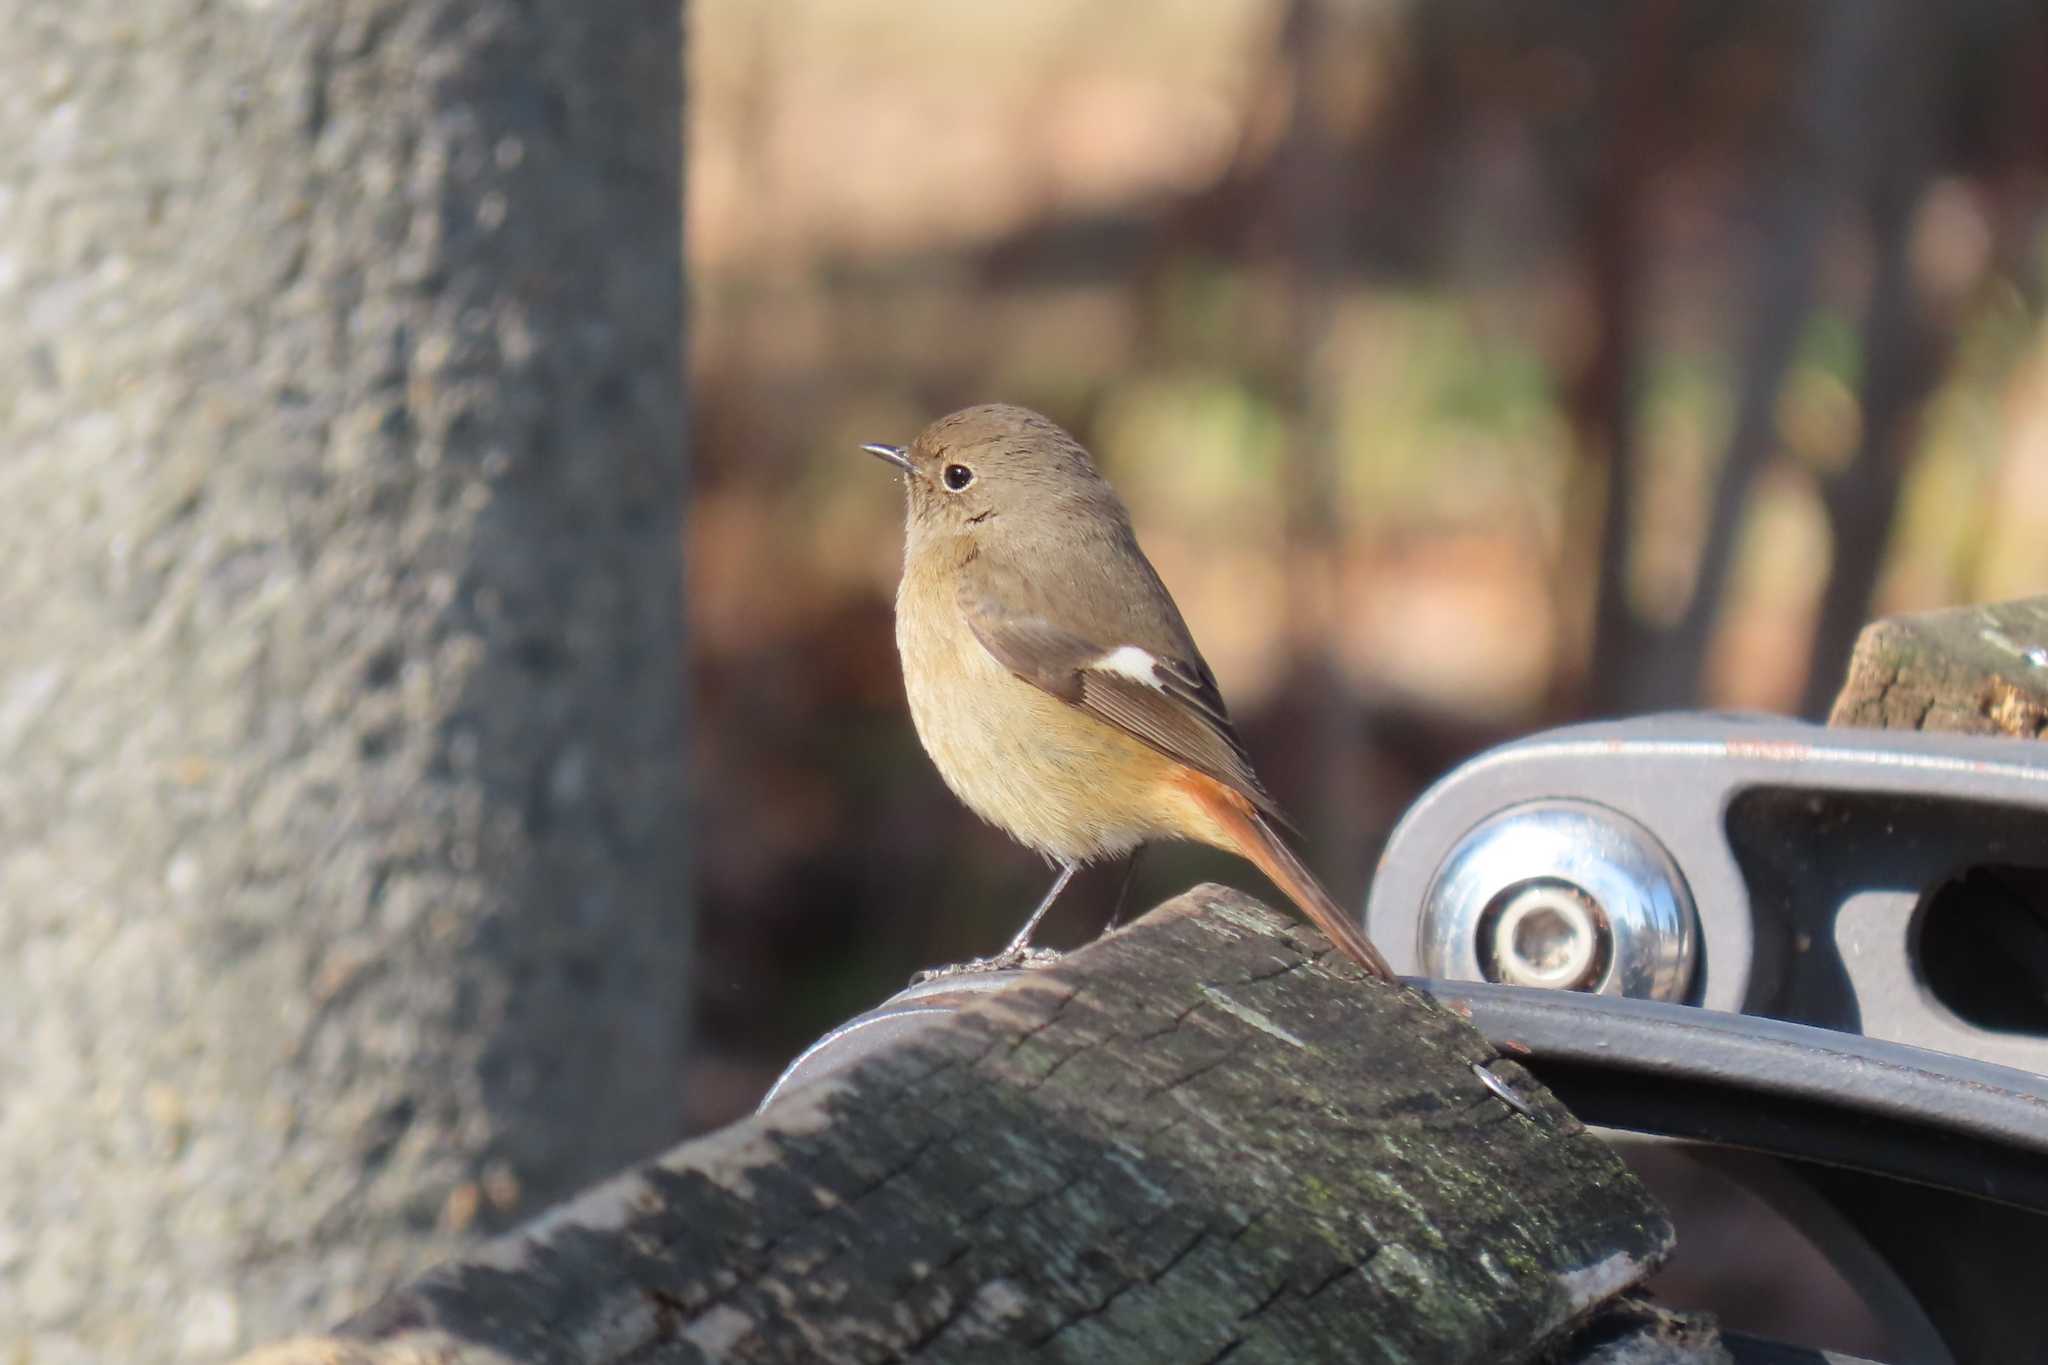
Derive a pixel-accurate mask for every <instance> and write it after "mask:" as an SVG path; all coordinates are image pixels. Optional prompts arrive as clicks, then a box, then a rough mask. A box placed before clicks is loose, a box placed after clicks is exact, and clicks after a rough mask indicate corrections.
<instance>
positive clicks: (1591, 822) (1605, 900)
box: [1416, 798, 1698, 1001]
mask: <svg viewBox="0 0 2048 1365" xmlns="http://www.w3.org/2000/svg"><path fill="white" fill-rule="evenodd" d="M1695 923H1696V914H1695V911H1694V909H1693V903H1692V894H1691V892H1690V891H1688V890H1687V888H1686V885H1685V878H1684V877H1683V876H1682V875H1681V874H1680V873H1679V870H1678V865H1677V864H1676V863H1674V862H1672V860H1671V856H1670V855H1669V854H1668V853H1666V852H1665V851H1664V848H1663V846H1662V845H1661V844H1659V843H1658V842H1657V840H1656V839H1655V838H1654V837H1653V836H1652V835H1651V834H1650V832H1649V831H1648V830H1646V829H1644V828H1643V827H1642V826H1641V825H1639V824H1637V823H1636V822H1635V821H1633V820H1631V819H1629V818H1628V817H1627V816H1625V815H1622V814H1621V813H1620V812H1618V811H1614V810H1610V809H1608V808H1607V807H1605V806H1598V805H1595V804H1593V803H1592V802H1589V801H1576V800H1569V799H1563V798H1559V799H1554V800H1546V801H1530V802H1525V803H1523V804H1521V805H1518V806H1513V807H1510V808H1509V809H1507V810H1503V811H1501V812H1499V813H1498V814H1495V815H1493V816H1491V817H1489V818H1488V819H1486V820H1483V821H1481V822H1480V823H1479V824H1478V825H1477V826H1475V827H1474V828H1473V829H1472V830H1471V832H1470V833H1468V834H1466V835H1465V837H1464V838H1463V839H1461V840H1459V841H1458V844H1457V846H1456V847H1455V848H1453V849H1452V850H1451V852H1450V854H1449V856H1448V857H1446V858H1445V859H1444V860H1443V863H1442V864H1441V866H1440V867H1439V868H1438V869H1437V874H1436V877H1435V878H1434V879H1433V880H1432V881H1431V882H1430V885H1429V890H1428V891H1427V892H1426V893H1425V894H1424V896H1423V901H1422V915H1421V922H1420V924H1419V925H1418V927H1417V938H1416V946H1417V948H1418V950H1419V951H1420V954H1421V958H1422V970H1423V971H1425V972H1427V973H1428V974H1429V975H1431V976H1438V977H1448V978H1450V979H1452V980H1458V981H1497V982H1501V983H1503V984H1506V985H1511V986H1546V987H1549V988H1551V989H1554V990H1574V991H1592V992H1596V993H1598V994H1602V995H1628V996H1635V997H1637V998H1640V999H1646V1000H1673V1001H1683V1000H1684V999H1685V998H1686V993H1687V991H1688V990H1689V989H1690V987H1691V985H1692V969H1693V956H1694V952H1695V947H1696V944H1697V942H1698V933H1697V930H1696V928H1695Z"/></svg>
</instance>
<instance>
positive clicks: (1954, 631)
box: [1828, 597, 2048, 739]
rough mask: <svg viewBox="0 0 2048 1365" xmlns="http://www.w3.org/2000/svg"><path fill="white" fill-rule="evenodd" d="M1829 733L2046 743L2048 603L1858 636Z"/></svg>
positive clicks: (1953, 615) (1916, 621) (1919, 618)
mask: <svg viewBox="0 0 2048 1365" xmlns="http://www.w3.org/2000/svg"><path fill="white" fill-rule="evenodd" d="M1828 724H1830V725H1853V726H1863V727H1866V728H1872V729H1885V730H1941V731H1952V732H1956V733H1961V734H1971V735H2010V736H2013V737H2014V738H2019V739H2040V738H2043V737H2048V597H2032V598H2023V599H2021V600H2019V601H2016V602H2002V603H1998V604H1996V605H1993V606H1983V607H1959V608H1956V609H1953V610H1949V611H1931V612H1924V613H1920V614H1917V615H1910V616H1894V617H1890V618H1888V619H1886V620H1882V621H1877V622H1874V623H1873V624H1871V625H1869V626H1866V627H1864V630H1863V633H1862V635H1861V636H1859V637H1858V638H1857V641H1856V650H1855V653H1854V654H1852V655H1851V656H1850V659H1849V673H1848V678H1847V679H1846V680H1845V681H1844V682H1843V684H1842V690H1841V692H1840V694H1838V695H1837V696H1836V698H1835V704H1834V708H1833V710H1832V711H1831V712H1830V714H1829V716H1828Z"/></svg>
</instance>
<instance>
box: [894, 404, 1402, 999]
mask: <svg viewBox="0 0 2048 1365" xmlns="http://www.w3.org/2000/svg"><path fill="white" fill-rule="evenodd" d="M862 449H864V450H866V451H867V452H868V453H870V454H872V455H876V456H879V457H880V458H882V459H884V460H887V461H888V462H889V463H890V464H893V465H895V466H896V467H897V468H898V469H901V470H902V471H903V473H904V476H905V477H904V482H905V484H906V485H907V487H908V490H909V505H910V506H909V517H908V529H907V532H906V537H905V543H904V554H903V583H902V586H901V588H900V589H898V591H897V594H896V646H897V648H898V650H899V651H900V652H901V653H902V656H903V680H904V683H905V688H906V691H907V692H908V694H909V698H910V715H911V719H912V720H913V721H914V722H915V723H916V725H917V733H918V737H919V738H920V739H921V740H923V741H924V747H925V750H926V752H928V753H929V754H930V755H931V757H932V762H933V763H935V764H936V765H937V766H938V769H939V775H940V776H941V777H943V778H945V780H946V785H947V786H948V787H951V788H952V789H953V793H954V794H955V795H956V796H958V797H959V798H960V799H961V800H962V801H964V802H966V803H967V806H968V808H969V809H971V810H972V811H973V812H974V813H975V814H976V815H979V816H980V817H981V818H982V819H984V820H986V821H988V822H989V823H990V824H992V825H994V826H996V828H998V829H1000V830H1002V831H1003V832H1004V833H1006V834H1008V835H1009V836H1010V837H1011V838H1013V839H1015V840H1017V841H1018V842H1019V843H1021V844H1024V845H1025V846H1026V847H1028V848H1033V849H1036V850H1038V852H1040V853H1042V854H1044V855H1045V856H1046V857H1047V858H1049V859H1051V860H1052V861H1053V862H1055V863H1056V864H1058V865H1059V868H1060V873H1059V877H1058V879H1057V880H1055V881H1054V882H1053V885H1052V889H1051V890H1050V891H1048V892H1047V893H1046V895H1045V899H1044V900H1042V901H1040V902H1039V904H1038V908H1037V909H1035V910H1033V911H1032V912H1031V917H1030V919H1029V920H1027V921H1026V922H1025V924H1024V928H1023V929H1022V930H1021V931H1019V933H1018V934H1017V936H1016V938H1015V939H1014V940H1012V941H1011V943H1010V945H1009V947H1008V948H1006V949H1005V950H1004V951H1003V952H1002V953H1001V954H1000V955H999V956H998V957H997V958H996V959H994V961H996V962H999V963H1015V962H1019V961H1022V960H1024V959H1025V958H1026V956H1027V955H1028V953H1029V951H1030V944H1031V934H1032V931H1033V930H1034V929H1036V928H1037V927H1038V922H1039V920H1040V919H1042V918H1043V917H1044V915H1045V912H1046V910H1047V909H1049V908H1050V907H1051V905H1052V903H1053V901H1054V900H1055V899H1057V898H1058V896H1059V894H1060V892H1061V891H1063V890H1065V889H1066V885H1067V883H1068V881H1069V880H1071V879H1072V877H1073V875H1074V871H1075V869H1076V868H1078V867H1080V866H1081V865H1082V864H1083V863H1087V862H1092V861H1094V860H1095V859H1098V858H1114V857H1120V856H1122V855H1123V854H1126V853H1129V852H1131V851H1132V850H1134V849H1136V848H1137V847H1138V846H1139V845H1140V844H1142V843H1144V842H1146V841H1148V840H1152V839H1193V840H1195V841H1197V842H1199V843H1204V844H1209V845H1211V846H1213V847H1215V848H1220V849H1224V850H1226V851H1228V852H1231V853H1235V854H1238V855H1239V856H1241V857H1244V858H1246V859H1249V860H1250V861H1251V862H1252V863H1253V864H1254V865H1255V866H1256V867H1257V868H1258V869H1259V870H1260V871H1261V872H1263V873H1265V874H1266V876H1268V877H1269V878H1271V879H1272V880H1273V882H1274V884H1275V885H1277V886H1279V888H1280V889H1281V890H1282V891H1284V892H1286V893H1287V895H1288V896H1290V897H1291V898H1292V899H1293V901H1294V903H1295V904H1296V905H1298V906H1300V907H1301V909H1302V911H1303V913H1305V914H1306V915H1307V916H1308V917H1309V918H1310V919H1311V920H1314V921H1315V923H1316V926H1317V927H1318V928H1320V929H1321V930H1322V931H1323V932H1324V933H1325V934H1327V935H1329V937H1330V939H1331V941H1332V942H1334V943H1336V944H1337V946H1338V947H1340V948H1342V949H1343V950H1344V952H1345V954H1346V955H1347V956H1349V957H1351V958H1352V959H1353V960H1355V961H1356V962H1357V963H1358V964H1359V965H1360V966H1362V967H1364V968H1365V969H1366V970H1367V971H1369V972H1371V973H1373V974H1374V975H1375V976H1378V977H1381V978H1383V979H1386V980H1392V979H1393V975H1394V973H1393V970H1392V969H1391V968H1390V967H1389V966H1388V965H1387V960H1386V959H1385V958H1384V957H1382V956H1380V953H1379V950H1378V949H1376V948H1374V947H1373V946H1372V944H1371V943H1370V942H1369V941H1368V940H1367V939H1366V937H1365V935H1364V934H1363V933H1362V932H1360V930H1359V928H1358V926H1357V925H1356V924H1355V923H1354V922H1353V920H1352V919H1351V917H1350V916H1349V915H1347V914H1345V912H1344V911H1343V909H1341V908H1340V907H1339V906H1338V905H1337V903H1336V902H1335V901H1334V900H1332V899H1331V898H1330V895H1329V893H1328V892H1326V891H1325V890H1323V888H1322V886H1321V884H1320V883H1318V882H1317V881H1316V879H1315V877H1314V876H1313V875H1312V874H1311V873H1310V872H1309V870H1308V869H1307V868H1306V867H1304V866H1303V865H1302V863H1301V860H1300V859H1299V858H1297V857H1296V856H1295V855H1294V852H1293V851H1292V850H1291V849H1289V848H1288V846H1287V845H1286V843H1285V842H1283V841H1282V839H1281V838H1280V836H1279V834H1278V833H1277V832H1276V831H1275V829H1274V825H1275V823H1276V822H1279V821H1281V819H1282V817H1281V816H1280V813H1279V809H1278V808H1277V807H1276V806H1275V804H1274V802H1273V798H1272V797H1271V796H1269V795H1267V793H1266V789H1265V788H1264V787H1263V786H1261V785H1260V783H1259V779H1258V777H1257V775H1256V774H1254V773H1253V772H1252V765H1251V760H1250V758H1249V757H1248V756H1247V755H1246V753H1245V749H1244V745H1243V743H1242V742H1240V741H1239V739H1238V737H1237V733H1236V731H1235V730H1234V729H1232V728H1231V724H1230V717H1229V714H1228V713H1227V712H1226V711H1225V710H1224V706H1223V697H1222V695H1221V694H1220V693H1219V692H1218V691H1217V688H1216V679H1215V676H1214V675H1213V674H1212V673H1210V671H1209V665H1208V664H1207V663H1205V662H1204V661H1203V659H1202V654H1201V651H1200V650H1198V649H1196V648H1195V642H1194V640H1193V638H1192V637H1190V636H1189V634H1188V628H1187V625H1186V623H1185V622H1183V621H1182V620H1181V616H1180V611H1179V609H1178V608H1176V607H1175V606H1174V604H1173V598H1172V597H1171V596H1170V595H1169V594H1168V593H1167V591H1166V585H1165V584H1163V583H1161V582H1160V581H1159V575H1158V574H1157V573H1156V572H1155V571H1154V570H1153V568H1152V565H1151V562H1150V561H1148V560H1147V559H1146V558H1145V555H1144V552H1143V551H1142V550H1140V549H1139V548H1138V540H1137V537H1136V535H1134V534H1133V533H1132V531H1131V519H1130V514H1129V513H1128V512H1126V511H1125V510H1124V505H1123V502H1122V500H1121V499H1119V498H1118V497H1117V495H1116V492H1115V490H1113V489H1112V488H1111V487H1110V486H1109V484H1108V482H1107V481H1105V480H1104V479H1103V478H1102V476H1101V475H1100V474H1098V473H1096V471H1095V464H1094V462H1093V461H1092V460H1090V459H1089V457H1088V452H1087V451H1086V450H1084V449H1082V448H1081V444H1080V442H1078V441H1076V440H1075V439H1074V438H1073V437H1072V436H1070V435H1068V434H1067V433H1066V432H1065V431H1063V430H1062V429H1061V428H1060V427H1059V426H1058V425H1056V424H1055V423H1053V422H1051V421H1049V420H1048V419H1046V418H1044V417H1041V416H1039V415H1038V414H1037V413H1035V412H1031V411H1029V410H1027V409H1024V408H1018V407H1010V406H1007V405H1004V404H989V405H986V406H982V407H973V408H966V409H963V410H962V411H960V412H956V413H954V414H952V415H951V416H950V417H942V418H940V419H939V420H938V421H936V422H934V423H932V424H931V425H930V426H929V427H926V428H925V429H924V431H923V432H922V433H921V434H920V435H919V436H918V438H917V439H916V440H915V441H913V442H911V444H910V445H909V446H908V447H907V448H906V447H903V446H893V445H869V446H864V447H862Z"/></svg>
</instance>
